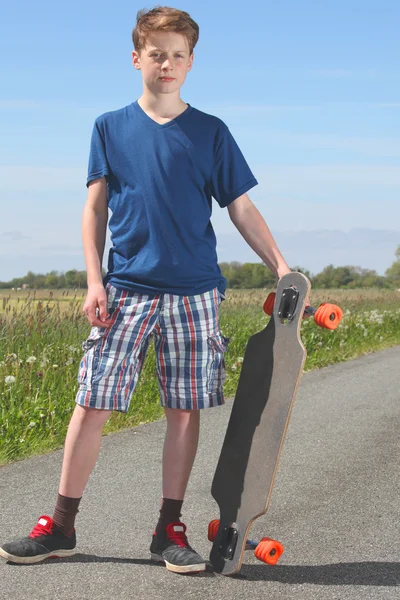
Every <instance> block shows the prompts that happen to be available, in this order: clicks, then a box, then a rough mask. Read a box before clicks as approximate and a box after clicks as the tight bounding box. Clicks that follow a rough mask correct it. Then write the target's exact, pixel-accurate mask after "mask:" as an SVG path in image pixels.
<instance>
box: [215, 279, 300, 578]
mask: <svg viewBox="0 0 400 600" xmlns="http://www.w3.org/2000/svg"><path fill="white" fill-rule="evenodd" d="M290 286H294V287H295V288H296V289H297V291H298V292H299V297H298V301H297V307H296V311H295V314H294V318H293V319H292V320H285V322H283V321H282V320H281V319H280V318H279V316H278V309H279V306H280V302H281V299H282V294H283V293H284V290H285V289H287V288H289V287H290ZM309 290H310V282H309V281H308V279H307V278H306V277H305V276H304V275H302V274H301V273H289V274H288V275H285V276H284V277H282V278H281V279H280V281H279V283H278V287H277V292H276V299H275V305H274V311H273V314H272V316H271V318H270V321H269V323H268V325H267V326H266V328H265V329H264V330H262V331H260V332H259V333H256V334H255V335H253V336H251V337H250V339H249V341H248V344H247V347H246V352H245V355H244V359H243V365H242V371H241V374H240V379H239V383H238V388H237V392H236V396H235V400H234V403H233V406H232V412H231V416H230V420H229V423H228V427H227V431H226V435H225V439H224V443H223V446H222V450H221V454H220V458H219V461H218V465H217V469H216V471H215V475H214V479H213V483H212V488H211V493H212V495H213V497H214V499H215V500H216V502H217V504H218V506H219V509H220V527H219V530H218V533H217V535H216V538H215V541H214V543H213V547H212V549H211V553H210V561H211V563H212V565H213V566H214V568H215V570H216V571H218V572H220V573H223V574H224V575H233V574H234V573H237V572H238V571H239V570H240V568H241V564H242V561H243V553H244V549H245V545H246V540H247V537H248V531H249V529H250V526H251V524H252V522H253V521H254V520H255V519H256V518H257V517H259V516H261V515H262V514H264V513H265V512H266V511H267V509H268V505H269V502H270V497H271V493H272V489H273V484H274V480H275V475H276V471H277V466H278V462H279V457H280V454H281V450H282V446H283V441H284V438H285V434H286V430H287V427H288V424H289V419H290V414H291V410H292V407H293V403H294V398H295V395H296V391H297V387H298V384H299V381H300V378H301V375H302V371H303V367H304V362H305V359H306V351H305V348H304V346H303V344H302V342H301V339H300V325H301V321H302V316H303V313H304V307H305V300H306V297H307V294H308V293H309ZM232 536H237V541H236V546H235V549H234V552H233V555H231V556H229V547H231V548H232V547H233V546H234V545H235V542H234V539H233V538H232Z"/></svg>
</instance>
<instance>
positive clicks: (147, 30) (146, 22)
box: [132, 6, 199, 54]
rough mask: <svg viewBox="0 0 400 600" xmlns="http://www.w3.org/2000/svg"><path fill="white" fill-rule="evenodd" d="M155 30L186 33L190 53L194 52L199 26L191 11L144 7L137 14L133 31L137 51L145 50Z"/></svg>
mask: <svg viewBox="0 0 400 600" xmlns="http://www.w3.org/2000/svg"><path fill="white" fill-rule="evenodd" d="M154 31H174V32H176V33H180V34H181V35H184V36H185V37H186V39H187V41H188V44H189V54H192V52H193V48H194V47H195V45H196V44H197V41H198V39H199V26H198V25H197V23H196V21H193V19H192V18H191V16H190V15H189V13H187V12H185V11H183V10H178V9H177V8H170V7H169V6H156V7H155V8H153V9H152V10H147V9H146V8H143V9H142V10H139V12H138V13H137V15H136V27H135V28H134V29H133V31H132V41H133V46H134V48H135V50H136V52H139V53H140V52H141V51H142V50H143V48H144V47H145V46H146V43H147V39H148V37H149V35H151V33H153V32H154Z"/></svg>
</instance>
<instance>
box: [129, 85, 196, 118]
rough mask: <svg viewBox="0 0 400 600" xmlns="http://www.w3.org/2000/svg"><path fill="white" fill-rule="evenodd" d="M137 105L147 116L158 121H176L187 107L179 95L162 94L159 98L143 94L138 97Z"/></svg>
mask: <svg viewBox="0 0 400 600" xmlns="http://www.w3.org/2000/svg"><path fill="white" fill-rule="evenodd" d="M138 104H139V106H140V108H141V109H143V110H144V111H145V112H146V113H147V114H148V115H149V116H151V117H152V118H154V119H157V118H158V119H160V120H170V119H176V117H177V116H178V115H180V114H181V113H183V112H184V111H185V110H186V109H187V107H188V105H187V104H186V102H184V101H183V100H182V98H181V97H180V96H179V95H178V96H174V95H173V94H162V95H161V96H155V95H153V94H151V93H146V92H143V94H142V95H141V96H140V98H139V99H138Z"/></svg>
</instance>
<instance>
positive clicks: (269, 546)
mask: <svg viewBox="0 0 400 600" xmlns="http://www.w3.org/2000/svg"><path fill="white" fill-rule="evenodd" d="M283 551H284V547H283V546H282V544H281V543H280V542H277V541H276V540H272V539H271V538H267V537H264V538H262V540H261V541H260V543H259V544H258V546H257V548H256V549H255V550H254V555H255V556H256V558H258V560H261V561H262V562H265V563H267V564H268V565H276V563H277V562H278V560H279V559H280V557H281V556H282V554H283Z"/></svg>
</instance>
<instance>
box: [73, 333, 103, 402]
mask: <svg viewBox="0 0 400 600" xmlns="http://www.w3.org/2000/svg"><path fill="white" fill-rule="evenodd" d="M105 333H106V329H103V328H99V327H92V329H91V331H90V334H89V337H88V338H87V339H86V340H85V341H84V342H83V343H82V350H83V351H84V355H83V357H82V360H81V362H80V364H79V371H78V383H79V385H86V388H87V389H88V390H91V389H92V377H93V373H95V372H96V368H97V364H98V362H99V354H100V348H101V340H102V339H103V337H104V334H105Z"/></svg>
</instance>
